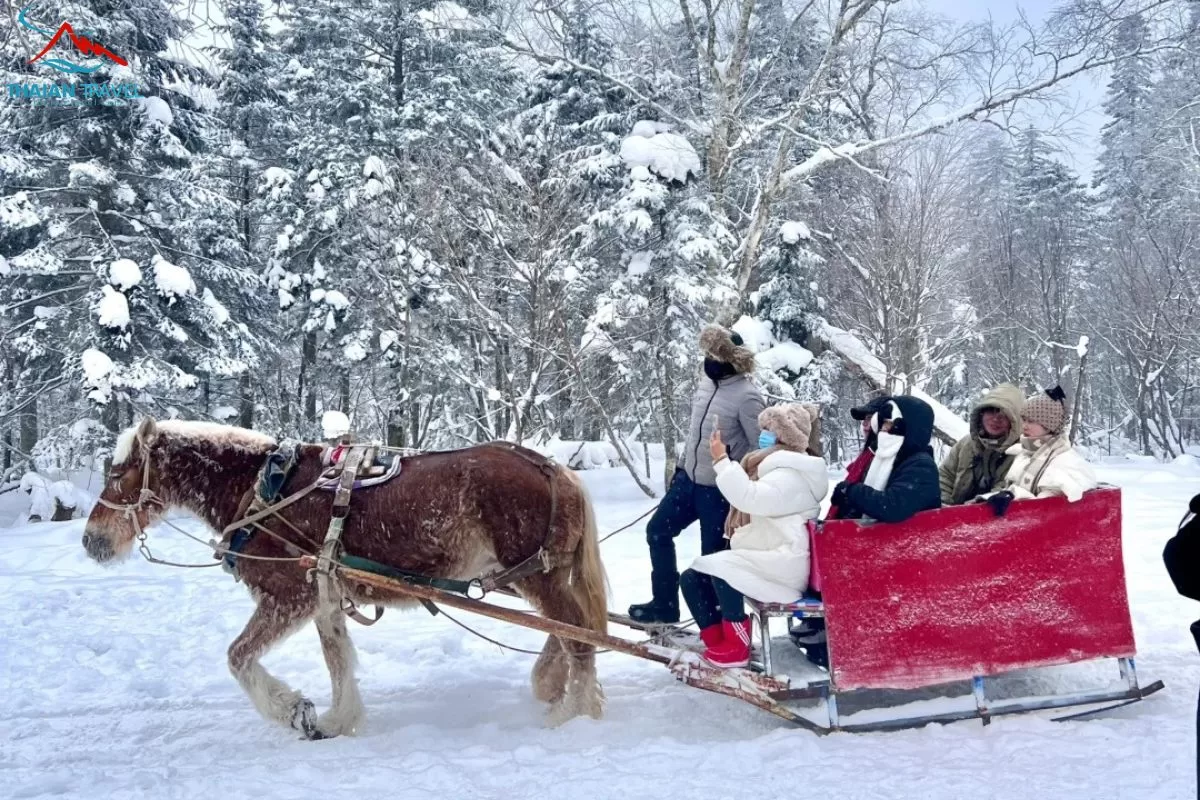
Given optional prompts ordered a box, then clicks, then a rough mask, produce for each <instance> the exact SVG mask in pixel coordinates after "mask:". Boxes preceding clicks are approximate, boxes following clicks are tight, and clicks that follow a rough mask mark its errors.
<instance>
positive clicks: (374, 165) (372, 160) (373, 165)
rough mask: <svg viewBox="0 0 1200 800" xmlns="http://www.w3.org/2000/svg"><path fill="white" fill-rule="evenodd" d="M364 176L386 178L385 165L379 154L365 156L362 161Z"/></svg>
mask: <svg viewBox="0 0 1200 800" xmlns="http://www.w3.org/2000/svg"><path fill="white" fill-rule="evenodd" d="M362 174H363V177H364V178H380V179H382V178H386V177H387V167H385V166H384V165H383V160H382V159H381V158H379V156H367V160H366V161H364V162H363V171H362Z"/></svg>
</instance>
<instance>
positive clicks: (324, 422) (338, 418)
mask: <svg viewBox="0 0 1200 800" xmlns="http://www.w3.org/2000/svg"><path fill="white" fill-rule="evenodd" d="M321 430H322V431H323V433H322V434H321V435H322V436H324V437H325V438H326V439H338V438H340V437H342V436H345V435H346V434H347V433H349V432H350V418H349V417H347V416H346V415H345V414H343V413H342V412H341V411H326V412H325V413H324V414H322V415H321Z"/></svg>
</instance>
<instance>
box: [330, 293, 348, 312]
mask: <svg viewBox="0 0 1200 800" xmlns="http://www.w3.org/2000/svg"><path fill="white" fill-rule="evenodd" d="M324 299H325V303H326V305H330V306H333V308H334V309H335V310H337V311H345V310H346V309H347V308H349V307H350V301H349V299H347V298H346V295H344V294H342V293H341V292H339V291H338V290H337V289H330V290H329V291H327V292H325V298H324Z"/></svg>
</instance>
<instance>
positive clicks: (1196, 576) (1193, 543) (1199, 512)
mask: <svg viewBox="0 0 1200 800" xmlns="http://www.w3.org/2000/svg"><path fill="white" fill-rule="evenodd" d="M1163 563H1164V564H1165V565H1166V567H1167V574H1168V575H1170V576H1171V582H1172V583H1174V584H1175V590H1176V591H1177V592H1179V593H1180V594H1181V595H1183V596H1184V597H1187V598H1189V599H1192V600H1200V494H1198V495H1196V496H1195V497H1193V498H1192V500H1191V502H1190V503H1189V504H1188V515H1187V516H1186V517H1184V519H1183V522H1182V523H1180V525H1179V530H1178V531H1177V532H1176V533H1175V535H1174V536H1172V537H1171V539H1170V541H1168V542H1167V546H1166V547H1165V548H1163ZM1191 632H1192V638H1193V639H1195V641H1196V649H1198V650H1200V619H1198V620H1196V621H1195V622H1193V623H1192V626H1191ZM1196 797H1198V798H1200V699H1198V700H1197V701H1196Z"/></svg>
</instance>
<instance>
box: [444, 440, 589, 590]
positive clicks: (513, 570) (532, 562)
mask: <svg viewBox="0 0 1200 800" xmlns="http://www.w3.org/2000/svg"><path fill="white" fill-rule="evenodd" d="M490 445H491V446H492V447H498V448H500V449H502V450H508V451H509V452H511V453H513V454H515V455H518V456H520V457H521V458H523V459H525V460H526V461H528V462H529V463H530V464H533V465H534V466H535V467H537V468H538V469H539V470H541V472H542V474H544V475H545V476H546V480H547V482H549V484H550V516H549V518H547V520H546V536H545V538H544V539H543V540H542V546H541V547H539V548H538V549H537V552H535V553H534V554H533V555H531V556H529V557H528V558H526V559H525V560H523V561H521V562H520V563H518V564H516V565H514V566H512V567H509V568H508V569H505V570H501V571H499V572H491V573H488V574H487V575H484V576H482V577H480V578H479V579H478V581H479V585H480V587H481V588H482V589H483V591H484V593H485V594H486V593H487V592H492V591H495V590H496V589H501V588H503V587H505V586H508V585H509V584H511V583H515V582H517V581H519V580H521V579H522V578H525V577H528V576H530V575H536V574H538V573H546V572H550V571H551V570H553V569H556V568H558V567H565V566H570V564H571V563H572V561H573V560H574V559H573V556H572V555H571V554H570V553H555V552H554V551H552V550H550V549H549V548H550V541H551V540H552V539H553V538H554V520H555V518H556V517H557V516H558V487H556V486H555V485H554V478H555V475H556V474H557V473H558V465H557V464H555V463H554V462H553V461H552V460H550V459H549V458H546V457H545V456H543V455H540V454H538V455H536V457H535V455H534V454H531V453H530V452H529V451H527V450H525V449H523V448H522V447H520V446H519V445H516V444H513V443H512V442H503V441H500V442H491V443H490ZM451 591H455V590H451ZM463 594H466V593H465V592H463Z"/></svg>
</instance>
